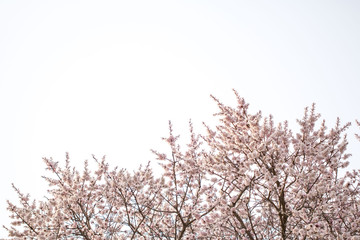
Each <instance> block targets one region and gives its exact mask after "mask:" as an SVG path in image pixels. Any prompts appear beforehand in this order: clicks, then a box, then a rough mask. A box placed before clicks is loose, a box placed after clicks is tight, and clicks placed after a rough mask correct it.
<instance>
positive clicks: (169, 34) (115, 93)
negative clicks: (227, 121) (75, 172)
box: [0, 0, 360, 237]
mask: <svg viewBox="0 0 360 240" xmlns="http://www.w3.org/2000/svg"><path fill="white" fill-rule="evenodd" d="M359 13H360V1H355V0H354V1H340V0H339V1H329V0H326V1H313V0H311V1H209V0H207V1H194V0H192V1H169V0H168V1H136V0H134V1H120V0H118V1H89V0H86V1H76V0H75V1H74V0H72V1H16V0H2V1H0V114H1V115H0V116H1V118H0V157H1V167H0V225H3V224H8V223H9V220H8V218H7V216H8V213H7V212H6V202H5V201H6V199H15V194H14V193H13V191H12V189H11V183H15V184H16V185H17V186H18V187H19V188H20V189H22V190H23V192H29V193H31V196H33V197H36V198H41V197H42V196H43V195H44V193H45V191H46V186H45V184H44V182H43V181H42V179H41V177H40V176H41V175H43V174H44V164H43V162H42V157H53V158H55V159H56V160H58V161H63V160H64V157H65V152H69V153H70V157H71V159H72V161H73V164H74V165H76V166H81V164H82V162H83V161H84V160H85V159H91V154H95V155H96V156H98V157H102V156H103V155H105V154H106V155H107V159H108V161H109V162H110V164H111V165H112V166H116V165H117V166H120V167H126V168H130V169H133V168H135V167H137V166H138V165H139V164H141V163H146V162H147V161H148V160H151V159H153V156H152V154H151V153H150V151H149V150H150V149H162V148H163V145H162V142H161V137H164V136H166V135H167V132H168V125H167V122H168V120H172V121H173V123H174V128H175V131H176V132H177V133H179V134H182V135H186V134H185V133H186V131H187V123H188V120H189V119H190V118H192V119H193V122H194V125H195V127H196V129H198V130H199V131H201V128H202V126H201V122H202V121H205V122H210V123H211V122H212V121H213V117H212V114H213V113H214V112H215V111H216V104H215V103H214V102H213V101H212V100H211V99H210V97H209V95H210V94H214V95H215V96H217V97H218V98H220V99H221V100H223V102H225V103H227V104H233V105H234V104H235V103H236V102H235V98H234V96H233V94H232V90H231V89H232V88H234V89H236V90H237V91H238V92H239V94H240V95H241V96H243V97H245V99H246V101H248V102H249V103H250V109H251V111H253V112H255V111H258V110H262V111H263V113H264V115H267V114H270V113H271V114H273V115H274V117H275V121H283V120H289V121H290V126H292V127H294V126H295V125H296V124H295V119H296V118H301V117H302V114H303V109H304V107H305V106H308V105H311V103H313V102H316V103H317V110H318V112H320V113H321V114H322V116H323V117H324V118H325V119H327V121H328V123H329V124H330V125H331V124H333V123H334V121H335V119H336V117H340V118H341V119H342V121H343V123H345V122H347V121H352V122H353V121H354V119H360V111H359V109H358V104H359V103H360V94H359V86H360V84H359V82H360V68H359V66H360V44H359V43H360V14H359ZM196 129H195V130H196ZM355 130H356V128H355V127H354V128H352V129H351V130H350V132H349V140H350V141H351V145H350V148H349V151H350V152H352V153H353V157H352V158H351V160H350V161H351V164H350V167H351V168H360V161H359V160H360V159H359V158H360V151H359V150H356V149H359V144H360V143H357V142H354V138H353V133H354V132H355ZM0 237H5V231H4V230H2V229H1V230H0Z"/></svg>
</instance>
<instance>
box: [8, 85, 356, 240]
mask: <svg viewBox="0 0 360 240" xmlns="http://www.w3.org/2000/svg"><path fill="white" fill-rule="evenodd" d="M234 92H235V91H234ZM235 96H236V98H237V106H236V107H235V108H234V107H230V106H226V105H224V104H222V103H221V102H220V101H219V100H218V99H216V98H214V97H213V99H214V100H215V101H216V103H217V104H218V106H219V112H218V113H217V114H215V115H216V116H218V117H219V123H218V125H217V126H216V127H215V128H211V127H209V126H207V125H205V124H204V125H205V129H206V130H207V134H205V135H200V134H196V133H195V132H194V130H193V126H192V123H191V122H190V124H189V129H190V140H189V142H188V144H187V145H186V146H181V145H180V144H179V141H178V139H179V136H176V135H174V133H173V127H172V125H171V123H170V124H169V129H170V134H169V136H168V137H167V138H164V140H165V142H166V144H168V146H169V153H167V154H165V153H161V152H158V151H155V150H153V153H154V154H155V156H156V158H157V161H158V163H159V164H160V165H161V167H162V169H163V172H162V175H161V176H156V175H155V174H154V173H153V172H152V168H151V166H150V163H149V164H147V165H146V166H144V167H140V168H139V169H137V170H136V171H133V172H129V171H127V170H126V169H118V168H114V169H110V167H109V165H108V164H107V163H106V160H105V158H103V159H101V160H98V159H96V158H95V157H94V162H95V163H96V164H97V167H96V169H95V171H91V170H90V169H89V167H88V163H87V162H85V164H84V169H83V170H82V171H79V170H77V169H75V168H73V167H71V165H70V158H69V156H68V155H66V160H65V166H64V167H61V166H60V165H59V164H58V163H57V162H55V161H54V160H52V159H51V158H50V159H48V158H44V162H45V164H46V167H47V170H49V171H50V172H51V174H52V177H44V179H45V181H47V182H48V184H49V189H48V195H47V196H46V197H45V198H44V199H43V200H42V201H36V200H33V201H31V200H30V197H29V195H26V194H23V193H22V192H20V190H19V189H18V188H16V187H15V186H14V189H15V191H16V192H17V193H18V196H19V204H18V205H16V204H13V203H11V202H8V210H9V212H10V214H11V215H10V217H11V218H12V219H13V222H12V223H11V226H9V227H5V228H6V229H7V231H8V233H9V237H10V238H11V239H169V240H170V239H250V240H255V239H256V240H260V239H264V240H265V239H266V240H270V239H296V240H297V239H299V240H300V239H301V240H305V239H349V240H356V239H360V185H359V183H360V171H358V170H357V171H355V170H353V171H348V172H346V173H343V174H341V173H339V170H341V169H343V168H346V167H347V165H348V161H347V159H348V158H349V157H350V154H347V153H346V147H347V144H348V142H347V139H346V134H345V132H346V130H347V129H348V127H349V125H350V124H349V123H347V124H345V125H341V124H340V120H338V121H337V123H336V125H335V126H334V127H333V128H330V129H328V128H327V126H326V124H325V121H322V122H319V119H320V115H319V114H317V113H316V112H315V106H314V105H313V106H312V107H311V108H306V109H305V113H304V116H303V118H302V119H300V120H298V124H299V126H300V130H299V132H298V133H295V134H293V133H292V131H291V130H290V129H289V127H288V124H287V122H283V123H280V124H278V125H275V123H274V121H273V118H272V116H269V117H265V118H263V117H262V115H261V112H258V113H255V114H251V113H249V111H248V104H247V103H246V102H245V101H244V99H242V98H241V97H240V96H239V95H238V94H237V92H235ZM357 124H358V125H359V126H360V123H359V122H357ZM357 137H358V138H359V140H360V137H359V136H357ZM343 172H345V171H343Z"/></svg>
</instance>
